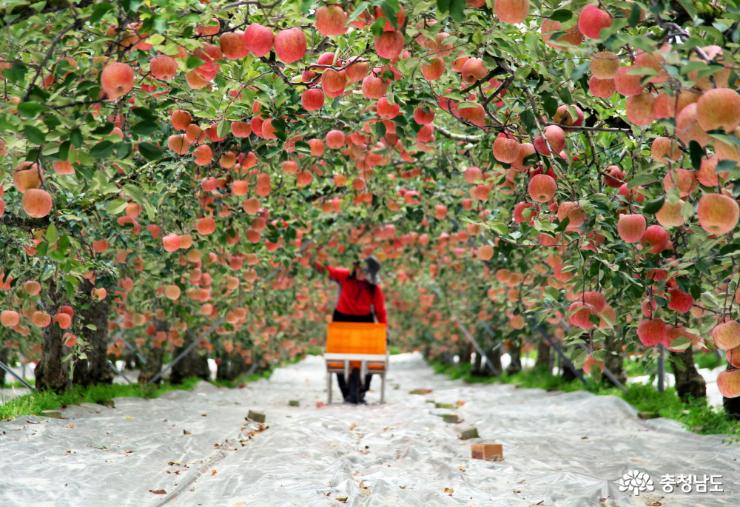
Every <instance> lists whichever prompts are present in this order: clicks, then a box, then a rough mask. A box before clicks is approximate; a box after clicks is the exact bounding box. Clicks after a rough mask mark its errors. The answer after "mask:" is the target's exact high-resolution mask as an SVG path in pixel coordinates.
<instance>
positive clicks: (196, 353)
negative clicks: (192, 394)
mask: <svg viewBox="0 0 740 507" xmlns="http://www.w3.org/2000/svg"><path fill="white" fill-rule="evenodd" d="M193 340H197V338H195V337H194V336H192V335H191V334H190V333H188V334H187V335H186V340H185V343H183V345H182V347H180V348H178V349H177V350H175V353H174V356H173V360H174V359H175V358H177V357H178V356H179V355H180V354H181V353H182V352H183V351H184V350H185V349H186V348H188V346H190V345H191V344H192V343H193ZM210 376H211V371H210V370H209V369H208V355H207V354H206V353H204V351H202V350H199V349H198V347H197V346H196V347H195V348H193V349H192V350H191V351H190V352H188V353H187V354H186V355H185V357H182V358H180V361H179V362H178V363H177V364H175V365H174V366H173V367H172V373H171V375H170V382H172V383H173V384H182V382H183V381H184V380H185V379H186V378H188V377H200V378H202V379H203V380H208V379H209V378H210Z"/></svg>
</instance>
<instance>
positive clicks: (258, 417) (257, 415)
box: [247, 410, 265, 423]
mask: <svg viewBox="0 0 740 507" xmlns="http://www.w3.org/2000/svg"><path fill="white" fill-rule="evenodd" d="M247 419H251V420H252V421H254V422H258V423H263V422H265V414H263V413H262V412H255V411H254V410H250V411H249V413H248V414H247Z"/></svg>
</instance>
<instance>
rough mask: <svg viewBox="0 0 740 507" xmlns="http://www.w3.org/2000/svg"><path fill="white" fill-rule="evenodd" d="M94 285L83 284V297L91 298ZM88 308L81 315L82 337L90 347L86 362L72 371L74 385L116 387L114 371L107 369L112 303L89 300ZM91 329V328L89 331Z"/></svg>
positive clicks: (88, 347) (80, 361) (78, 363)
mask: <svg viewBox="0 0 740 507" xmlns="http://www.w3.org/2000/svg"><path fill="white" fill-rule="evenodd" d="M92 289H93V285H92V284H91V283H90V282H85V283H84V284H82V287H81V291H82V293H83V294H85V295H87V294H90V291H91V290H92ZM86 303H87V306H86V307H85V308H83V309H82V310H81V311H80V312H79V319H80V320H81V323H82V330H81V331H80V337H81V338H82V339H83V340H84V341H85V342H86V343H87V347H86V348H85V350H84V354H85V358H84V359H78V360H77V361H76V362H75V364H74V368H73V370H72V383H73V384H79V385H83V386H88V385H93V384H111V383H113V371H112V370H111V369H110V367H109V366H108V358H107V350H108V314H109V313H110V304H111V303H110V299H109V298H106V299H103V300H102V301H93V300H92V298H88V300H87V301H86ZM89 326H92V328H91V327H89Z"/></svg>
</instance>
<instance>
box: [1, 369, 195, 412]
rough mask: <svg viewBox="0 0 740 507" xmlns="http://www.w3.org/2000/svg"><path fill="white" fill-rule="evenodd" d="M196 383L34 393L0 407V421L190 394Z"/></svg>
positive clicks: (187, 380)
mask: <svg viewBox="0 0 740 507" xmlns="http://www.w3.org/2000/svg"><path fill="white" fill-rule="evenodd" d="M199 381H200V379H198V378H189V379H186V380H185V381H184V382H183V383H182V384H162V385H159V386H157V385H152V384H150V385H139V384H98V385H93V386H88V387H83V386H73V387H71V388H70V389H68V390H67V391H65V392H63V393H55V392H51V391H34V392H32V393H29V394H25V395H23V396H19V397H17V398H13V399H12V400H10V401H8V402H7V403H4V404H3V405H0V420H6V419H13V418H15V417H19V416H22V415H40V414H41V413H42V412H43V411H44V410H58V409H60V408H64V407H67V406H69V405H79V404H80V403H101V404H102V403H106V402H109V401H110V400H112V399H113V398H133V397H135V398H156V397H158V396H161V395H162V394H164V393H167V392H170V391H175V390H191V389H193V387H195V385H196V384H197V383H198V382H199Z"/></svg>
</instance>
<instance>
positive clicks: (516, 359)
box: [506, 343, 522, 375]
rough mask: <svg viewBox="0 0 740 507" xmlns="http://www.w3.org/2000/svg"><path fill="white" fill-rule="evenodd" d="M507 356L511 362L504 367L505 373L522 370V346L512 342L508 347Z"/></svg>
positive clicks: (509, 373)
mask: <svg viewBox="0 0 740 507" xmlns="http://www.w3.org/2000/svg"><path fill="white" fill-rule="evenodd" d="M508 352H509V357H511V363H509V366H508V367H507V368H506V373H507V374H508V375H512V374H514V373H519V372H520V371H522V346H521V344H519V343H512V344H511V347H509V350H508Z"/></svg>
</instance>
